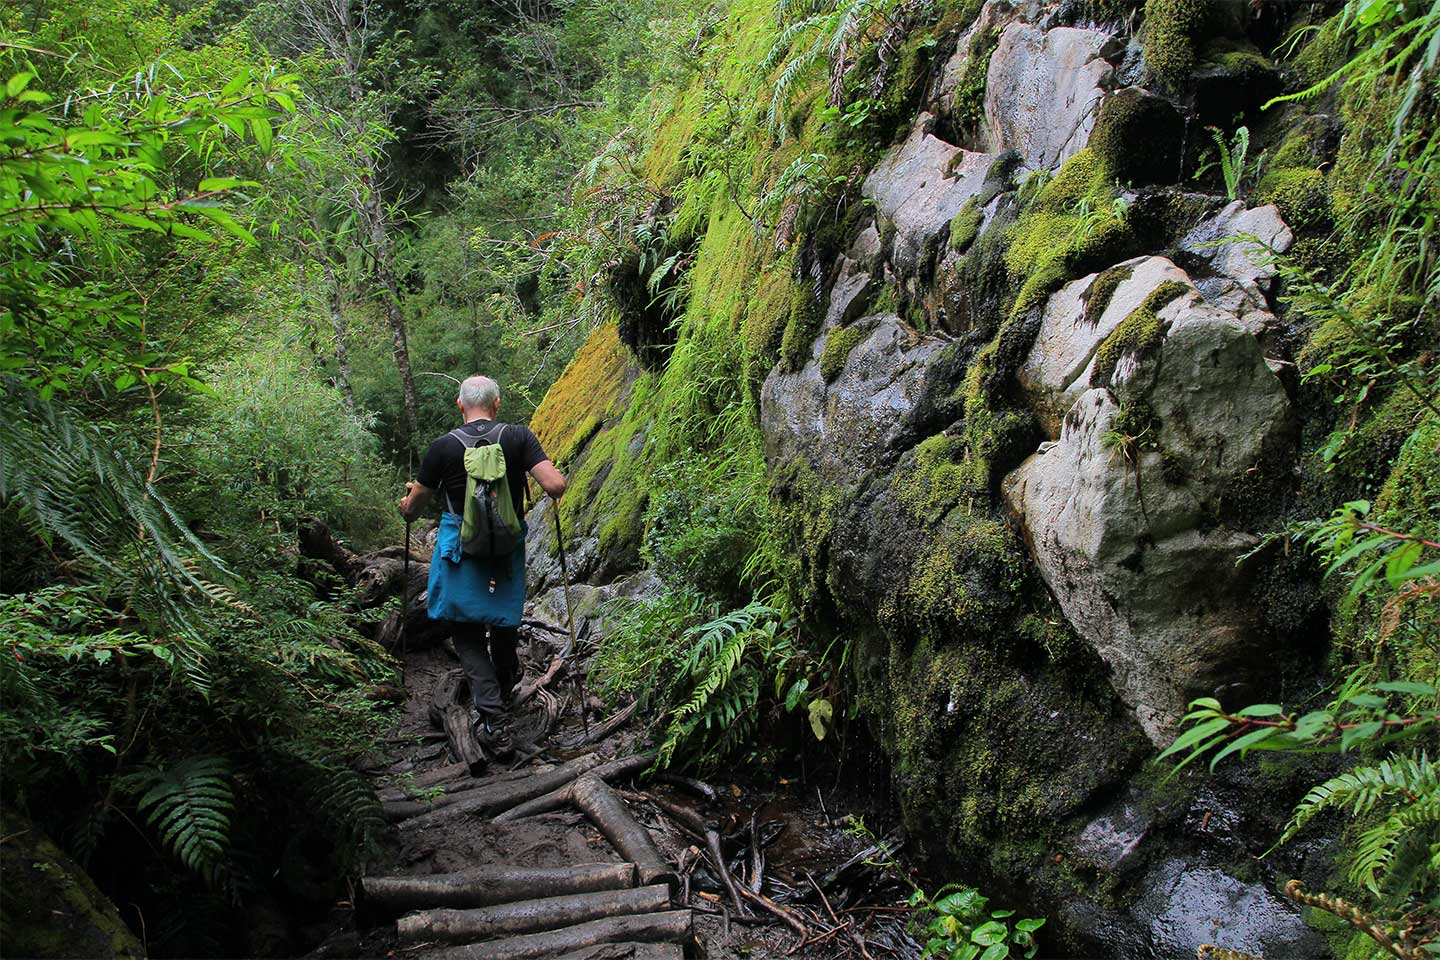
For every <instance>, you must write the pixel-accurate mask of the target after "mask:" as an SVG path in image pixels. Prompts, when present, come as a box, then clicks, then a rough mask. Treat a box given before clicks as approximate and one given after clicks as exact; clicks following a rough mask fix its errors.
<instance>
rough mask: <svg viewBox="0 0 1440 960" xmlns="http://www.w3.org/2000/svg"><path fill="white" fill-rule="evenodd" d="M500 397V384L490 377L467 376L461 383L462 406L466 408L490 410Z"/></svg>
mask: <svg viewBox="0 0 1440 960" xmlns="http://www.w3.org/2000/svg"><path fill="white" fill-rule="evenodd" d="M499 399H500V385H499V384H498V383H496V382H495V381H494V380H491V379H490V378H489V377H478V376H477V377H466V378H465V382H464V383H462V384H460V406H462V407H464V408H465V409H466V410H489V409H490V408H491V407H493V406H494V405H495V401H497V400H499Z"/></svg>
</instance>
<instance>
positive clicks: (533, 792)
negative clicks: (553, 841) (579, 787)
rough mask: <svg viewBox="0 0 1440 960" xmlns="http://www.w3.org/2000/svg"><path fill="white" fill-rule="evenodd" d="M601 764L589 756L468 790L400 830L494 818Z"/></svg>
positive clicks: (402, 821)
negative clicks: (464, 819)
mask: <svg viewBox="0 0 1440 960" xmlns="http://www.w3.org/2000/svg"><path fill="white" fill-rule="evenodd" d="M600 765H601V759H600V758H599V757H598V756H596V755H595V754H593V753H592V754H587V755H585V756H583V757H577V758H575V759H574V760H571V761H570V762H569V763H565V764H561V765H560V766H558V767H555V768H554V769H552V770H550V771H548V772H546V773H536V774H533V775H531V776H528V777H525V778H524V779H521V780H512V781H509V782H505V783H496V784H495V785H493V786H486V787H481V788H479V789H476V790H470V791H467V793H466V795H465V796H463V797H457V798H455V802H454V803H451V804H448V805H446V806H442V807H439V808H437V809H434V810H428V811H427V812H422V813H420V814H418V815H414V816H411V817H409V819H405V820H401V822H400V829H401V830H414V829H417V828H419V827H427V826H433V825H434V824H437V823H443V822H444V821H446V820H449V819H450V818H452V817H458V816H464V815H466V814H474V815H476V816H490V817H493V816H495V815H496V814H498V813H503V812H505V811H506V810H509V809H510V808H511V807H514V806H518V805H519V804H522V803H524V802H525V801H526V800H534V799H535V798H536V797H543V796H544V795H545V794H547V793H549V792H550V791H552V790H557V789H559V788H560V787H563V786H564V785H565V784H567V783H569V782H570V781H572V780H574V779H575V778H576V777H579V776H581V775H583V774H586V773H589V772H590V771H591V770H594V769H595V768H596V767H598V766H600Z"/></svg>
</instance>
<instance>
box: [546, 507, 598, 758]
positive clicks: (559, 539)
mask: <svg viewBox="0 0 1440 960" xmlns="http://www.w3.org/2000/svg"><path fill="white" fill-rule="evenodd" d="M551 510H553V511H554V513H555V545H556V546H557V547H559V548H560V579H561V580H562V581H563V582H564V584H565V628H566V629H567V630H569V631H570V645H569V646H568V647H566V648H565V653H564V654H563V656H564V658H565V659H566V660H569V659H570V657H571V656H572V655H576V654H578V653H579V651H578V650H576V649H575V614H574V613H573V612H572V608H571V606H570V567H569V565H568V564H567V563H566V562H565V533H564V531H563V530H561V529H560V501H559V500H554V501H551ZM574 673H575V677H576V679H577V680H578V682H579V684H580V723H581V724H583V725H584V727H585V736H587V737H588V736H590V717H589V716H587V715H586V713H585V700H586V696H585V671H583V670H576V671H574Z"/></svg>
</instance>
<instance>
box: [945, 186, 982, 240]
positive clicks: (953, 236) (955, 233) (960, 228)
mask: <svg viewBox="0 0 1440 960" xmlns="http://www.w3.org/2000/svg"><path fill="white" fill-rule="evenodd" d="M984 219H985V213H984V211H983V210H981V209H980V205H979V204H977V203H976V202H975V198H974V197H971V198H970V199H969V200H966V201H965V206H963V207H961V208H960V211H959V212H958V213H956V214H955V216H954V217H952V218H951V219H950V249H951V250H954V251H955V252H956V253H964V252H965V251H966V250H969V249H970V245H971V244H972V243H974V242H975V238H976V237H977V236H979V234H980V224H981V223H982V222H983V221H984Z"/></svg>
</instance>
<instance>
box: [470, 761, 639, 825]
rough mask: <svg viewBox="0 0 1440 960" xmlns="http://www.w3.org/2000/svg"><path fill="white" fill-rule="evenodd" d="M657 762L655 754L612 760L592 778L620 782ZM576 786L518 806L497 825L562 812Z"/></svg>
mask: <svg viewBox="0 0 1440 960" xmlns="http://www.w3.org/2000/svg"><path fill="white" fill-rule="evenodd" d="M654 762H655V754H653V753H637V754H635V755H634V756H632V757H625V758H623V759H620V760H612V761H610V762H609V763H606V764H602V765H601V766H598V767H596V768H595V769H594V770H592V771H590V774H589V775H590V776H592V777H599V778H600V779H601V780H604V781H605V782H606V783H610V782H611V781H613V780H619V779H620V778H621V777H625V776H629V775H630V774H632V773H638V772H640V771H641V770H644V769H645V768H646V767H648V766H650V764H652V763H654ZM574 787H575V784H574V782H573V781H572V782H571V783H567V784H565V786H563V787H560V788H559V789H558V790H552V791H550V792H549V793H547V794H545V795H544V796H540V797H536V798H535V799H534V800H527V801H526V802H525V803H521V804H517V805H516V806H513V807H511V808H510V809H509V810H506V811H505V812H504V813H501V814H498V815H497V816H496V817H495V822H496V823H509V822H510V821H512V820H522V819H524V818H525V817H533V816H536V815H537V814H541V813H549V812H551V811H552V810H560V809H563V808H565V807H568V806H570V805H571V804H572V803H574V802H575V797H574Z"/></svg>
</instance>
